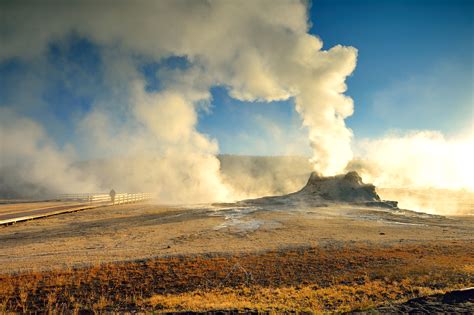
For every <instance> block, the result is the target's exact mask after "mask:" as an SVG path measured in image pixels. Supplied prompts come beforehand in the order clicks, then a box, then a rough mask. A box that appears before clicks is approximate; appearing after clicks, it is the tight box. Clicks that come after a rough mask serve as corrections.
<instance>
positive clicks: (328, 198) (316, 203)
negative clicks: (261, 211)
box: [242, 172, 397, 209]
mask: <svg viewBox="0 0 474 315" xmlns="http://www.w3.org/2000/svg"><path fill="white" fill-rule="evenodd" d="M242 203H244V204H258V205H264V204H269V205H286V206H296V205H301V204H304V205H307V206H313V207H321V206H326V205H327V204H328V203H351V204H356V205H363V206H374V207H381V208H392V209H396V208H397V202H396V201H387V200H380V197H379V195H378V194H377V192H376V191H375V186H374V185H372V184H365V183H364V182H362V178H361V177H360V176H359V174H357V172H349V173H347V174H342V175H337V176H330V177H323V176H320V175H319V174H318V173H316V172H313V173H311V175H310V177H309V179H308V182H307V183H306V185H305V186H304V187H303V188H302V189H301V190H299V191H297V192H294V193H291V194H288V195H283V196H274V197H263V198H258V199H253V200H244V201H242Z"/></svg>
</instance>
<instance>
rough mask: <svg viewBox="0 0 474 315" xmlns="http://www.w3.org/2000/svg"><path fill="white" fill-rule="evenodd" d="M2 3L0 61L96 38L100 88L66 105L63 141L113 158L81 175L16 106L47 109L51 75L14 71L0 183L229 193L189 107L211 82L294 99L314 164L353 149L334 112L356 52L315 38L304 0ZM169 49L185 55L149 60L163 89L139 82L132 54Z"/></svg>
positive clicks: (343, 107)
mask: <svg viewBox="0 0 474 315" xmlns="http://www.w3.org/2000/svg"><path fill="white" fill-rule="evenodd" d="M0 9H1V11H2V19H1V20H0V29H1V32H0V47H1V49H0V62H2V61H3V62H6V61H9V60H21V61H22V62H24V63H29V64H31V65H35V66H36V68H37V69H40V70H41V69H44V59H45V58H46V57H45V55H46V51H47V48H48V45H49V44H50V43H51V42H52V41H56V42H58V41H59V42H61V41H64V40H65V39H66V38H67V37H68V36H70V35H71V34H76V36H81V37H84V38H87V39H89V40H90V41H92V42H94V43H95V44H96V45H98V46H99V47H100V55H101V59H102V61H103V63H104V69H103V73H102V75H103V77H104V81H105V83H104V85H105V88H107V89H108V91H109V92H108V93H104V94H99V96H98V97H96V98H95V99H94V100H93V104H92V108H91V109H90V110H89V111H87V112H85V113H83V114H82V115H77V118H76V119H75V125H74V126H72V127H71V128H72V129H74V132H75V134H76V136H77V137H78V140H75V141H74V144H73V143H71V144H70V146H74V147H76V150H80V151H81V152H87V153H88V156H99V157H104V156H105V157H109V158H110V157H117V156H120V157H121V158H110V159H109V161H108V162H107V163H106V165H103V164H101V166H100V169H101V171H102V173H103V172H104V170H107V172H106V174H107V175H106V176H103V177H101V178H99V179H97V178H95V179H94V178H92V177H90V176H86V175H84V174H81V173H80V172H79V171H78V169H77V168H76V167H75V166H74V165H73V162H74V152H73V151H74V148H71V149H67V150H65V149H63V147H65V148H66V147H68V145H65V146H60V147H58V146H57V145H56V144H55V143H54V140H53V139H50V138H48V135H47V134H46V133H45V132H44V129H43V128H42V126H40V123H39V122H37V121H32V120H31V119H28V118H25V117H22V116H29V117H32V116H33V115H34V114H32V113H35V112H38V110H42V111H46V112H48V110H49V109H48V108H47V106H46V107H43V108H41V106H45V105H44V104H43V105H41V104H42V103H41V95H42V90H43V86H42V84H43V83H42V82H44V81H47V79H48V77H49V73H48V71H47V70H41V71H40V70H38V71H37V72H36V75H35V76H34V77H35V78H36V80H35V82H36V85H35V86H36V88H35V89H24V88H23V86H22V83H21V82H20V83H18V85H17V86H16V89H17V91H16V92H12V93H17V94H18V95H25V94H26V95H28V97H26V98H25V97H21V98H17V99H15V100H14V101H13V102H10V103H6V104H1V105H2V107H4V108H6V110H8V111H10V112H15V111H16V110H18V109H21V110H20V111H19V113H16V114H14V115H11V117H10V119H9V120H8V123H4V122H3V121H2V129H1V141H2V163H1V165H0V172H1V175H2V176H1V177H2V178H8V180H7V182H8V185H6V183H2V187H0V188H1V189H0V190H3V191H5V190H7V189H13V190H20V191H22V192H25V193H28V194H31V193H32V192H33V193H34V192H36V191H37V190H38V189H40V190H46V191H48V192H51V193H56V192H64V191H75V192H77V191H90V190H95V189H102V190H103V189H106V188H109V187H111V185H113V186H114V187H116V188H117V189H120V190H128V191H134V190H140V191H154V192H156V193H157V194H158V196H159V198H160V199H161V200H163V201H170V202H203V201H211V200H226V199H227V200H229V199H232V196H233V195H234V192H232V190H231V189H230V188H229V187H227V185H225V184H224V183H223V181H222V179H221V175H220V173H219V161H218V160H217V159H216V157H215V155H216V154H217V153H218V145H217V143H216V142H215V141H214V140H213V139H210V138H209V137H208V136H206V135H203V134H201V133H199V132H198V131H197V130H196V124H197V119H198V114H197V112H198V111H199V110H201V109H203V108H206V106H208V105H209V103H210V102H211V101H212V100H211V96H210V95H211V94H210V89H211V88H212V87H213V86H224V87H226V88H227V89H228V91H229V94H230V95H231V96H232V97H233V98H236V99H238V100H250V101H255V100H258V101H268V102H269V101H274V100H285V99H289V98H294V102H295V105H296V110H297V111H298V113H299V114H300V115H301V118H302V121H303V125H304V126H306V127H307V129H308V132H309V141H310V144H311V147H312V148H313V157H312V162H313V165H314V169H315V170H317V171H318V172H320V173H322V174H325V175H332V174H335V173H338V172H340V171H342V170H343V169H344V167H345V166H346V164H347V163H348V161H350V160H351V158H352V153H351V148H350V141H351V137H352V133H351V131H350V130H349V129H348V128H346V126H345V124H344V119H345V118H346V117H348V116H350V115H351V114H352V111H353V104H352V100H351V99H350V98H348V97H347V96H345V95H343V93H344V92H345V91H346V86H345V83H344V81H345V78H346V77H347V76H348V75H350V74H351V72H352V71H353V69H354V68H355V65H356V57H357V51H356V50H355V49H354V48H352V47H343V46H335V47H333V48H331V49H329V50H322V42H321V40H320V39H319V38H317V37H315V36H312V35H310V34H308V19H307V15H306V14H307V7H306V4H305V3H304V2H299V1H266V0H260V1H204V0H203V1H174V0H173V1H166V0H164V1H148V2H133V1H113V2H111V1H68V2H67V3H66V2H64V1H49V2H48V1H44V2H41V3H39V2H35V1H11V2H9V1H4V2H2V4H1V8H0ZM38 30H40V31H38ZM173 56H180V57H182V58H185V59H186V61H187V62H188V66H187V67H184V68H177V69H172V68H169V69H161V70H159V71H158V72H157V73H156V76H157V79H158V80H159V81H160V82H161V89H160V90H159V91H155V92H150V91H148V90H147V89H146V84H145V82H144V79H143V77H142V75H141V74H140V71H139V60H149V61H155V62H160V61H163V60H166V59H167V58H169V57H173ZM137 60H138V61H137ZM77 71H79V70H77ZM68 79H70V78H65V80H68ZM90 88H91V89H93V88H96V87H95V86H94V85H93V84H91V87H90ZM84 89H87V86H86V87H85V88H84ZM35 93H36V94H35ZM78 93H86V94H87V91H79V92H78ZM18 100H20V101H21V102H23V103H22V104H15V101H18ZM255 106H258V105H255ZM72 110H73V109H71V111H72ZM66 111H68V109H66ZM90 171H91V172H93V170H90ZM7 174H8V177H5V176H6V175H7ZM31 187H34V189H32V188H31ZM32 190H33V191H32Z"/></svg>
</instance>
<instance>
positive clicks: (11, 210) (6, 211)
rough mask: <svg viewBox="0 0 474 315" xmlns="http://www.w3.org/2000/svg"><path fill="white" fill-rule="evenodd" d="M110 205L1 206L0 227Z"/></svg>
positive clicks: (25, 204)
mask: <svg viewBox="0 0 474 315" xmlns="http://www.w3.org/2000/svg"><path fill="white" fill-rule="evenodd" d="M110 204H111V203H110V202H103V203H94V204H90V203H78V202H73V201H71V202H67V201H66V202H65V201H58V202H31V203H30V202H28V203H16V204H2V205H0V225H4V224H11V223H15V222H20V221H26V220H32V219H37V218H42V217H47V216H51V215H56V214H60V213H66V212H73V211H78V210H85V209H91V208H96V207H100V206H104V205H110Z"/></svg>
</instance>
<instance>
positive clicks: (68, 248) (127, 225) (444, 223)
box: [0, 204, 474, 272]
mask: <svg viewBox="0 0 474 315" xmlns="http://www.w3.org/2000/svg"><path fill="white" fill-rule="evenodd" d="M473 239H474V217H472V216H470V217H448V218H446V217H437V216H426V215H422V214H417V213H412V212H407V214H403V212H400V213H399V214H393V213H391V212H390V211H388V210H384V209H377V208H363V207H357V208H355V207H352V206H347V205H337V206H329V207H323V208H304V209H293V210H288V209H284V208H282V209H265V208H260V209H259V208H251V207H249V208H222V207H208V206H202V207H194V208H184V207H164V206H159V205H144V204H141V205H121V206H113V207H103V208H97V209H94V210H86V211H81V212H77V213H71V214H66V215H58V216H55V217H50V218H45V219H40V220H36V221H30V222H24V223H20V224H17V225H13V226H6V227H1V228H0V266H1V269H2V270H3V272H15V271H25V270H41V269H50V268H62V267H66V266H70V267H72V266H77V265H81V264H96V263H103V262H113V261H123V260H136V259H144V258H150V257H156V256H170V255H187V254H199V253H224V252H225V253H236V252H254V251H262V250H269V249H278V248H285V247H292V246H293V247H294V246H318V245H322V244H331V243H338V242H349V243H350V242H365V243H367V244H371V243H375V244H392V243H403V242H405V243H410V242H420V241H436V240H471V241H472V240H473Z"/></svg>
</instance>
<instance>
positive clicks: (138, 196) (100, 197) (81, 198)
mask: <svg viewBox="0 0 474 315" xmlns="http://www.w3.org/2000/svg"><path fill="white" fill-rule="evenodd" d="M152 198H153V194H152V193H132V194H131V193H117V194H115V201H114V204H116V205H120V204H124V203H134V202H140V201H146V200H150V199H152ZM57 199H58V200H61V201H78V202H88V203H112V198H111V197H110V195H109V194H104V193H88V194H62V195H59V196H58V197H57Z"/></svg>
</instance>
